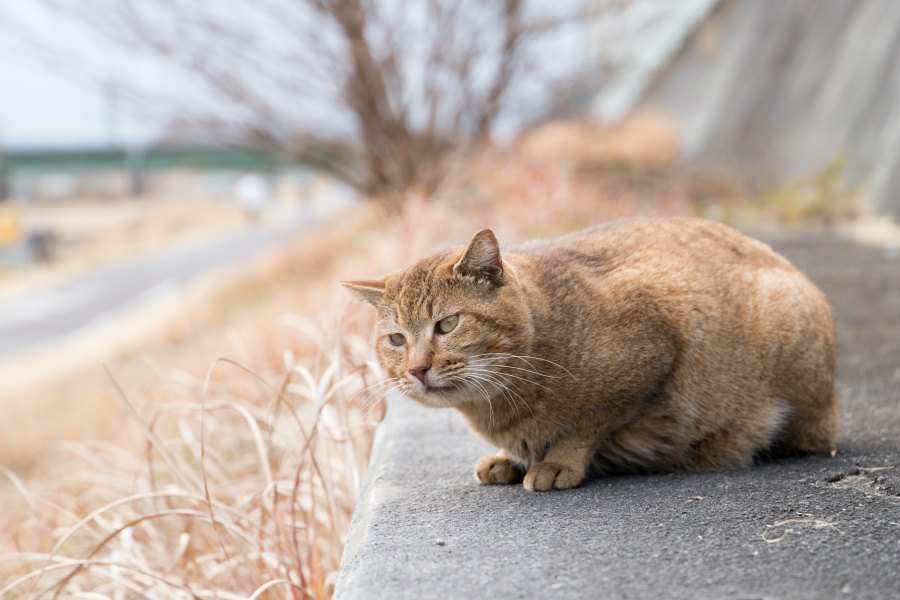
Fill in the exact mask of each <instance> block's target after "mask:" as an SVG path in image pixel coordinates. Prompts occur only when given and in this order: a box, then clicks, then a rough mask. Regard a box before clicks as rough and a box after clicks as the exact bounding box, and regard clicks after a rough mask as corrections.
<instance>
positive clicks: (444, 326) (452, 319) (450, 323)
mask: <svg viewBox="0 0 900 600" xmlns="http://www.w3.org/2000/svg"><path fill="white" fill-rule="evenodd" d="M457 323H459V315H450V316H449V317H444V318H443V319H441V320H440V321H438V322H437V325H435V327H434V330H435V333H450V332H451V331H453V330H454V329H456V324H457Z"/></svg>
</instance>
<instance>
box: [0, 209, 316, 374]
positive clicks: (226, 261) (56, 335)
mask: <svg viewBox="0 0 900 600" xmlns="http://www.w3.org/2000/svg"><path fill="white" fill-rule="evenodd" d="M312 225H313V221H311V220H309V219H297V220H294V221H291V222H288V223H284V224H281V225H278V226H256V227H248V228H247V229H244V230H241V231H237V232H233V233H229V234H226V235H222V236H219V237H215V238H211V239H205V240H202V241H193V242H190V243H182V244H179V245H177V246H173V247H171V248H169V249H167V250H165V251H163V252H160V253H158V254H154V255H151V256H145V257H140V258H132V259H128V260H124V261H122V262H119V263H116V264H112V265H108V266H105V267H102V268H99V269H97V270H95V271H91V272H89V273H86V274H82V275H79V276H77V277H75V278H73V279H71V280H69V281H67V282H65V283H63V284H60V285H57V286H54V287H51V288H49V289H45V290H38V291H31V292H25V293H20V294H18V295H13V296H9V297H5V298H0V360H2V359H3V358H9V357H12V356H13V355H15V354H17V353H21V352H24V351H26V350H31V349H34V348H36V347H38V346H44V345H47V344H50V343H52V342H54V341H56V340H59V339H61V338H63V337H64V336H67V335H70V334H72V333H74V332H76V331H78V330H81V329H83V328H85V327H88V326H90V325H91V324H93V323H96V322H97V321H98V320H100V319H105V318H108V317H109V316H111V315H114V314H115V313H117V312H120V311H123V310H126V309H129V308H132V307H135V306H137V305H139V304H141V303H142V302H145V301H147V300H148V299H151V298H153V297H155V296H158V295H161V294H163V293H165V292H167V291H170V290H172V289H176V288H177V287H179V286H182V285H184V284H185V283H187V282H189V281H191V280H193V279H195V278H197V277H198V276H200V275H203V274H206V273H209V272H211V271H214V270H216V269H220V268H223V267H228V266H234V265H237V264H239V263H241V262H244V261H247V260H249V259H252V258H253V257H255V256H258V255H260V254H261V253H262V252H264V251H265V250H267V249H269V248H272V247H273V246H276V245H277V244H279V243H281V242H284V241H287V240H289V239H291V238H292V237H294V236H296V235H298V234H299V233H300V232H301V231H303V230H304V229H306V228H309V227H311V226H312Z"/></svg>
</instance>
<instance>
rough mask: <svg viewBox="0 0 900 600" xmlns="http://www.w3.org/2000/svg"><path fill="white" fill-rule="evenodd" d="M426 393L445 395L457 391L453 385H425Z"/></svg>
mask: <svg viewBox="0 0 900 600" xmlns="http://www.w3.org/2000/svg"><path fill="white" fill-rule="evenodd" d="M424 387H425V393H426V394H445V393H449V392H454V391H456V388H455V387H453V386H452V385H430V384H428V385H425V386H424Z"/></svg>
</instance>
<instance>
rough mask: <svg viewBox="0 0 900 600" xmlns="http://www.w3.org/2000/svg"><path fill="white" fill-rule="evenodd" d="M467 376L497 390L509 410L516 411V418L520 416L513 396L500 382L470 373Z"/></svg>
mask: <svg viewBox="0 0 900 600" xmlns="http://www.w3.org/2000/svg"><path fill="white" fill-rule="evenodd" d="M469 376H470V377H472V378H473V379H477V380H479V381H483V382H485V383H488V384H490V385H492V386H493V387H495V388H497V390H499V392H500V395H501V396H503V399H504V400H506V404H507V405H508V406H509V407H510V408H512V409H513V410H514V411H516V416H521V415H520V413H519V405H518V403H517V402H516V401H515V396H514V395H513V394H512V392H511V391H510V390H509V389H508V388H507V387H506V386H505V385H503V384H502V383H501V382H499V381H498V380H497V379H496V378H493V377H489V376H484V375H482V374H475V373H470V374H469Z"/></svg>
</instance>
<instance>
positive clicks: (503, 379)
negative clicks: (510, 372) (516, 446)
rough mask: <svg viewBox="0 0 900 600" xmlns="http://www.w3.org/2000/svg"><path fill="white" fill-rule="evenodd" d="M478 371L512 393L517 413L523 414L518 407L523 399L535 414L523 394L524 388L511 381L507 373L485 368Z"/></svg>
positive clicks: (526, 406)
mask: <svg viewBox="0 0 900 600" xmlns="http://www.w3.org/2000/svg"><path fill="white" fill-rule="evenodd" d="M477 372H478V373H479V374H480V375H483V376H485V377H488V378H490V379H491V380H492V381H493V382H494V384H495V385H497V386H498V387H501V388H502V389H503V390H504V391H505V392H507V393H509V394H510V397H511V398H512V399H513V402H515V403H516V414H517V415H519V416H521V415H520V414H519V409H518V401H521V402H522V404H524V405H525V408H527V409H528V412H530V413H531V416H532V417H534V416H535V414H534V411H533V410H532V409H531V406H530V405H529V404H528V402H527V401H526V400H525V398H524V397H523V396H522V393H523V392H522V390H521V389H520V388H519V386H518V385H516V383H515V382H510V381H509V380H508V379H507V375H505V374H503V373H496V372H490V371H485V370H483V369H479V370H478V371H477ZM510 387H512V388H513V389H514V390H515V392H513V391H512V390H511V389H510Z"/></svg>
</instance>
